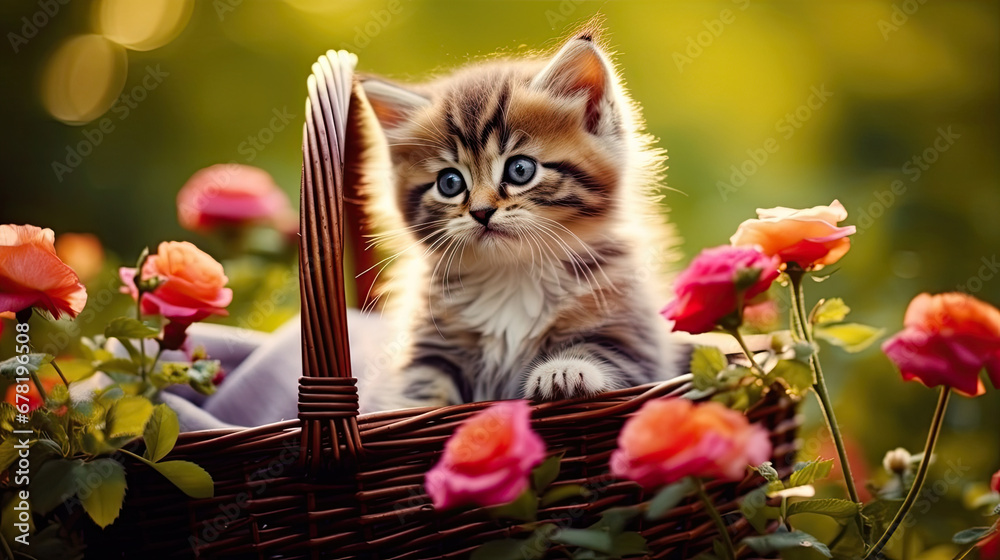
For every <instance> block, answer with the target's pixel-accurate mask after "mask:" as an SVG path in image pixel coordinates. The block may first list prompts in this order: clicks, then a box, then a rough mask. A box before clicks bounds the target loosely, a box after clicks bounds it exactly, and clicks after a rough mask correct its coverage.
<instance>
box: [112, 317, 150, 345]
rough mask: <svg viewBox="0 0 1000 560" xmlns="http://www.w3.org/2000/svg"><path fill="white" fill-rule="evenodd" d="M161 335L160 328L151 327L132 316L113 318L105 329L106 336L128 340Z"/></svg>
mask: <svg viewBox="0 0 1000 560" xmlns="http://www.w3.org/2000/svg"><path fill="white" fill-rule="evenodd" d="M159 335H160V329H157V328H153V327H150V326H149V325H146V324H144V323H142V322H140V321H139V320H137V319H133V318H131V317H118V318H117V319H112V321H111V322H110V323H108V327H107V328H106V329H104V336H106V337H108V338H118V339H126V340H127V339H130V338H139V339H142V338H156V337H157V336H159Z"/></svg>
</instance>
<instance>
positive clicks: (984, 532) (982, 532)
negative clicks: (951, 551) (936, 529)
mask: <svg viewBox="0 0 1000 560" xmlns="http://www.w3.org/2000/svg"><path fill="white" fill-rule="evenodd" d="M996 530H997V528H996V526H995V525H994V526H993V527H973V528H971V529H966V530H964V531H959V532H957V533H955V536H954V537H952V539H951V541H952V542H953V543H955V544H972V543H974V542H979V541H981V540H983V539H984V538H986V537H988V536H989V535H991V534H992V533H994V532H996Z"/></svg>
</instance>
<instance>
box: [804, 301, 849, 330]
mask: <svg viewBox="0 0 1000 560" xmlns="http://www.w3.org/2000/svg"><path fill="white" fill-rule="evenodd" d="M850 312H851V308H850V307H847V304H845V303H844V300H842V299H840V298H830V299H820V300H819V301H818V302H817V303H816V306H815V307H813V310H812V312H810V313H809V322H810V323H812V324H814V325H825V324H827V323H839V322H841V321H843V320H844V319H845V318H846V317H847V314H848V313H850Z"/></svg>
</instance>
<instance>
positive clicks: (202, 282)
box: [119, 241, 233, 324]
mask: <svg viewBox="0 0 1000 560" xmlns="http://www.w3.org/2000/svg"><path fill="white" fill-rule="evenodd" d="M119 275H120V276H121V280H122V282H123V283H124V284H125V285H124V287H123V288H122V291H123V292H125V293H128V294H131V295H132V298H133V299H134V298H136V297H138V294H139V291H138V289H137V288H136V286H135V282H134V279H135V269H134V268H122V269H120V271H119ZM151 278H159V279H160V280H161V284H160V285H159V286H157V287H156V289H155V290H153V291H152V292H146V293H144V294H143V295H142V312H143V313H146V314H149V315H163V316H164V317H166V318H167V319H170V320H172V321H177V322H179V323H184V324H191V323H193V322H196V321H201V320H203V319H205V318H206V317H208V316H209V315H226V314H227V312H226V310H225V307H226V306H227V305H229V303H230V302H231V301H232V300H233V291H232V290H230V289H229V288H227V287H226V283H227V282H229V279H228V278H226V274H225V272H224V271H223V269H222V265H221V264H219V263H218V261H216V260H215V259H213V258H212V257H211V256H209V255H208V253H205V252H204V251H202V250H201V249H199V248H197V247H195V246H194V245H193V244H191V243H188V242H187V241H180V242H178V241H165V242H163V243H160V246H159V247H158V248H157V251H156V254H155V255H150V256H149V258H148V259H146V264H145V265H144V266H143V267H142V279H143V280H149V279H151Z"/></svg>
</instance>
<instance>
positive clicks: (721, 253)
mask: <svg viewBox="0 0 1000 560" xmlns="http://www.w3.org/2000/svg"><path fill="white" fill-rule="evenodd" d="M778 264H779V261H778V259H777V257H767V256H765V255H763V254H762V253H760V252H759V251H757V250H756V249H752V248H749V247H730V246H728V245H723V246H721V247H715V248H713V249H705V250H704V251H702V252H701V253H700V254H699V255H698V256H697V257H695V258H694V260H692V261H691V264H690V265H689V266H688V267H687V268H686V269H685V270H684V271H683V272H681V273H680V275H678V276H677V280H676V281H675V282H674V291H675V292H676V295H677V298H676V299H674V300H673V301H672V302H670V303H669V304H667V306H666V307H665V308H663V311H662V312H661V314H662V315H663V316H664V317H665V318H666V319H668V320H672V321H674V327H673V328H674V330H680V331H687V332H690V333H694V334H697V333H703V332H708V331H710V330H712V329H714V328H715V325H716V324H717V323H719V321H720V320H721V319H722V318H724V317H726V316H727V315H730V314H731V313H733V312H736V311H740V312H742V311H743V310H742V309H740V310H737V305H738V300H739V298H738V295H739V294H740V293H741V292H742V295H743V299H744V301H745V300H749V299H750V298H752V297H754V296H756V295H758V294H761V293H763V292H764V291H766V290H767V289H768V288H769V287H770V286H771V283H772V282H773V281H774V279H775V278H777V277H778Z"/></svg>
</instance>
